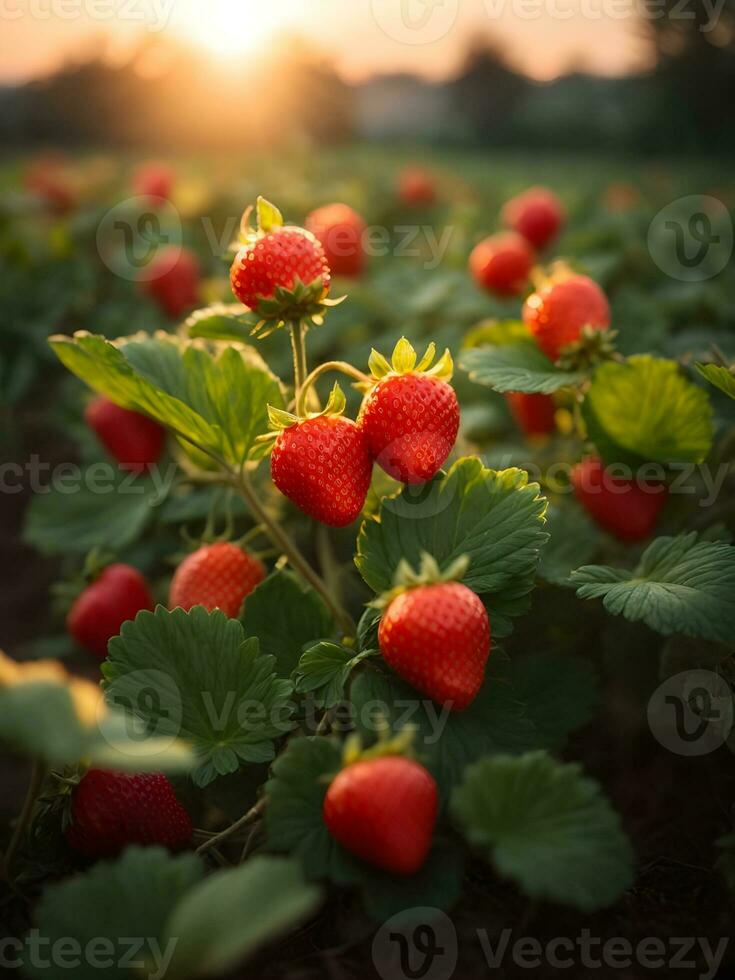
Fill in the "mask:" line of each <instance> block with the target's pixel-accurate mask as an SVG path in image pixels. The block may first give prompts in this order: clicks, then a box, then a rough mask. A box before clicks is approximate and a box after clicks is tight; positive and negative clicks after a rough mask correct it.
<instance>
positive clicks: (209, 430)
mask: <svg viewBox="0 0 735 980" xmlns="http://www.w3.org/2000/svg"><path fill="white" fill-rule="evenodd" d="M50 343H51V346H52V347H53V349H54V351H55V352H56V354H57V356H58V357H59V358H60V360H61V361H62V363H63V364H64V365H65V366H66V367H67V368H68V369H69V370H70V371H72V372H73V373H74V374H76V375H77V376H78V377H79V378H81V379H82V380H83V381H85V382H86V383H87V384H88V385H90V387H92V388H94V390H95V391H98V392H100V393H101V394H103V395H107V397H109V398H111V399H112V400H113V401H115V402H117V403H118V404H120V405H122V406H123V407H124V408H130V409H133V410H135V411H139V412H143V413H144V414H146V415H149V416H151V418H154V419H156V421H158V422H160V423H161V424H162V425H165V426H166V427H167V428H169V429H171V431H172V432H174V433H175V434H176V435H177V436H178V437H179V441H180V442H181V444H182V446H183V447H184V449H190V448H191V447H195V448H196V450H198V451H199V452H198V455H197V456H196V458H197V459H198V458H199V457H200V456H201V451H203V452H205V453H207V454H212V455H214V456H215V457H216V458H217V459H219V460H221V461H223V462H224V463H226V464H228V465H229V466H232V467H239V466H240V465H241V464H242V462H243V461H244V460H245V459H247V458H248V456H249V455H251V454H255V455H257V452H258V450H257V448H256V447H255V439H256V437H257V436H258V435H260V434H261V433H262V432H265V430H266V429H267V428H268V416H267V406H268V405H269V404H270V405H274V406H276V407H283V405H284V402H283V395H282V393H281V389H280V385H279V383H278V380H277V378H275V376H274V375H272V374H271V373H270V371H269V370H268V368H267V367H266V365H265V363H264V362H263V361H262V359H261V358H260V357H259V356H258V354H257V353H256V352H255V351H253V350H252V349H249V348H245V347H234V346H229V347H225V348H223V349H221V350H219V351H218V352H217V353H212V352H211V351H210V350H209V349H208V348H207V347H206V346H203V345H202V343H201V342H196V341H187V340H183V339H181V338H179V337H172V336H170V335H168V334H163V333H158V334H156V335H155V337H148V336H147V335H142V334H139V335H137V336H135V337H132V338H129V339H128V338H123V339H122V340H119V341H117V342H115V343H111V342H110V341H107V340H105V339H104V338H103V337H96V336H93V335H92V334H88V333H84V332H80V333H77V334H75V335H74V338H73V339H70V338H69V337H52V338H51V341H50ZM195 455H196V454H195Z"/></svg>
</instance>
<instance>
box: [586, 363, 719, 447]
mask: <svg viewBox="0 0 735 980" xmlns="http://www.w3.org/2000/svg"><path fill="white" fill-rule="evenodd" d="M582 414H583V417H584V421H585V423H586V425H587V430H588V432H589V436H590V438H591V439H592V441H593V442H594V443H595V445H596V446H597V449H598V451H599V453H600V455H601V456H602V457H603V459H604V460H605V462H606V463H623V462H626V463H629V464H630V465H633V466H635V465H636V464H638V463H641V462H646V461H653V462H660V463H674V462H684V463H701V462H702V460H703V459H704V458H705V457H706V456H707V454H708V453H709V451H710V449H711V447H712V438H713V428H712V406H711V405H710V400H709V397H708V395H707V393H706V392H705V391H703V390H702V389H701V388H698V387H697V385H695V384H693V383H692V382H691V381H689V380H687V378H686V377H685V376H684V375H683V374H682V372H681V370H680V369H679V365H678V364H677V363H676V362H675V361H667V360H663V359H659V358H655V357H650V356H648V355H638V356H636V357H631V358H630V359H629V360H628V361H626V362H625V363H624V364H617V363H615V362H613V361H607V362H605V363H604V364H601V365H600V366H599V367H598V368H597V369H596V371H595V373H594V375H593V378H592V384H591V385H590V389H589V391H588V393H587V397H586V398H585V400H584V403H583V406H582Z"/></svg>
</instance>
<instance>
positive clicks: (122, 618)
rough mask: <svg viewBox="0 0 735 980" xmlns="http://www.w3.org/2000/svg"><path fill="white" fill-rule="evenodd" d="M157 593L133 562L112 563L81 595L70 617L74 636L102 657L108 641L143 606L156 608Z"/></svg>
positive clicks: (67, 624)
mask: <svg viewBox="0 0 735 980" xmlns="http://www.w3.org/2000/svg"><path fill="white" fill-rule="evenodd" d="M153 605H154V603H153V596H152V595H151V593H150V589H149V588H148V583H147V582H146V580H145V579H144V578H143V576H142V575H141V574H140V572H139V571H138V570H137V569H135V568H132V567H131V566H130V565H120V564H118V565H108V566H107V568H105V569H104V571H103V572H102V573H101V575H100V576H99V578H97V579H96V580H95V581H94V582H92V584H91V585H88V586H87V588H86V589H84V591H83V592H82V593H81V594H80V595H79V596H78V597H77V599H76V600H75V602H74V604H73V605H72V607H71V609H70V610H69V614H68V616H67V617H66V626H67V629H68V630H69V633H70V634H71V636H72V637H73V638H74V639H75V640H76V641H77V643H79V645H80V646H83V647H84V648H85V649H86V650H89V652H90V653H93V654H94V655H95V656H96V657H98V658H99V659H100V660H104V659H105V657H106V656H107V643H108V641H109V640H110V639H111V638H112V637H113V636H117V635H118V633H119V632H120V627H121V626H122V624H123V623H124V622H126V621H127V620H128V619H135V617H136V616H137V614H138V613H139V612H140V611H141V609H149V610H152V609H153Z"/></svg>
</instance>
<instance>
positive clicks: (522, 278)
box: [469, 231, 534, 296]
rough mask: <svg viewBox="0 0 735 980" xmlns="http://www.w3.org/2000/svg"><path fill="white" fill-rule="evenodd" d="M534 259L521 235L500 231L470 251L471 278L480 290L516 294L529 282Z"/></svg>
mask: <svg viewBox="0 0 735 980" xmlns="http://www.w3.org/2000/svg"><path fill="white" fill-rule="evenodd" d="M533 262H534V253H533V249H532V248H531V246H530V245H529V244H528V242H527V241H526V239H525V238H524V237H523V236H522V235H517V234H516V233H515V232H512V231H508V232H500V233H499V234H497V235H491V236H490V237H489V238H485V239H483V241H481V242H480V243H479V244H478V245H476V246H475V247H474V249H473V250H472V254H471V255H470V260H469V265H470V273H471V274H472V278H473V279H474V280H475V282H476V283H477V285H478V286H480V288H481V289H486V290H488V292H491V293H495V294H496V295H497V296H519V295H520V294H521V293H522V292H523V291H524V289H525V288H526V286H527V284H528V276H529V273H530V271H531V268H532V266H533Z"/></svg>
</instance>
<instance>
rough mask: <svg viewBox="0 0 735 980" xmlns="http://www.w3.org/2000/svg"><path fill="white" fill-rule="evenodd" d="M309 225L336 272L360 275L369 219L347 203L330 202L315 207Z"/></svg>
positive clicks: (362, 267)
mask: <svg viewBox="0 0 735 980" xmlns="http://www.w3.org/2000/svg"><path fill="white" fill-rule="evenodd" d="M306 228H307V230H308V231H310V232H311V233H312V235H314V236H316V238H318V239H319V241H320V242H321V243H322V247H323V248H324V254H325V256H326V259H327V263H328V265H329V268H330V269H331V271H332V273H333V274H334V275H335V276H359V275H360V273H361V272H362V271H363V269H364V267H365V248H364V245H363V235H364V233H365V222H364V221H363V219H362V218H361V217H360V215H359V214H358V213H357V211H353V210H352V208H351V207H348V205H346V204H328V205H326V207H323V208H317V210H316V211H312V212H311V214H310V215H309V216H308V217H307V219H306Z"/></svg>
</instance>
